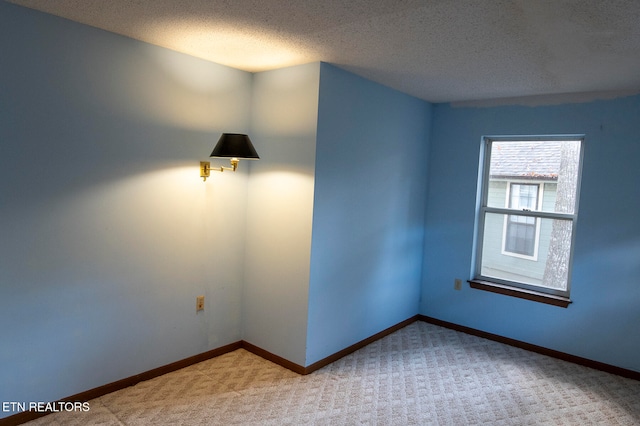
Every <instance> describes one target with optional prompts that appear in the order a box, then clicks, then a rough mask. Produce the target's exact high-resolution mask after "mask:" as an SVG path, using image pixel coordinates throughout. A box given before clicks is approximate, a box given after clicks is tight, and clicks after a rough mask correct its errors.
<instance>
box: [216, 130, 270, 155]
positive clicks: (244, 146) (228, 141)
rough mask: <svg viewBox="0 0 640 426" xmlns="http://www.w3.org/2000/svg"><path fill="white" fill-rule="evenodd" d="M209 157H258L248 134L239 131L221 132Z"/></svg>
mask: <svg viewBox="0 0 640 426" xmlns="http://www.w3.org/2000/svg"><path fill="white" fill-rule="evenodd" d="M210 157H224V158H248V159H251V158H253V159H259V158H260V157H259V156H258V153H257V152H256V149H255V148H254V147H253V144H252V143H251V139H249V136H247V135H243V134H239V133H223V134H222V136H220V139H219V140H218V143H217V144H216V147H215V148H213V152H212V153H211V155H210Z"/></svg>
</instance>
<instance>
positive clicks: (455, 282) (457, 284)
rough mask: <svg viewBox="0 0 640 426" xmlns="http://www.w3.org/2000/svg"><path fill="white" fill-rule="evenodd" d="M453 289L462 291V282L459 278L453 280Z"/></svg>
mask: <svg viewBox="0 0 640 426" xmlns="http://www.w3.org/2000/svg"><path fill="white" fill-rule="evenodd" d="M453 289H454V290H462V280H461V279H460V278H456V279H455V280H453Z"/></svg>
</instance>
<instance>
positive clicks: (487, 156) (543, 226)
mask: <svg viewBox="0 0 640 426" xmlns="http://www.w3.org/2000/svg"><path fill="white" fill-rule="evenodd" d="M483 143H484V152H483V159H482V173H481V176H480V179H481V182H480V188H481V192H480V196H479V209H478V217H477V247H476V252H475V258H476V267H475V278H474V279H473V280H471V281H470V282H471V286H472V287H474V288H480V289H483V290H490V291H495V292H499V293H504V294H509V295H513V296H517V297H524V298H527V299H533V300H538V301H542V302H545V303H552V304H555V305H559V306H567V305H568V303H570V300H569V290H570V277H571V259H572V253H573V241H574V236H575V225H576V220H577V214H578V193H579V187H580V171H581V158H582V145H583V138H582V137H518V138H516V137H486V138H484V141H483Z"/></svg>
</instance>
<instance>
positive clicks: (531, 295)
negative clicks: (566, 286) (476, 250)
mask: <svg viewBox="0 0 640 426" xmlns="http://www.w3.org/2000/svg"><path fill="white" fill-rule="evenodd" d="M467 282H468V283H469V285H470V286H471V288H475V289H477V290H484V291H490V292H492V293H498V294H504V295H506V296H512V297H519V298H520V299H526V300H532V301H534V302H540V303H546V304H548V305H554V306H559V307H561V308H566V307H568V306H569V303H571V299H569V298H567V297H563V296H556V295H553V294H546V293H541V292H539V291H533V290H525V289H522V288H516V287H509V286H506V285H502V284H496V283H492V282H490V281H482V280H469V281H467Z"/></svg>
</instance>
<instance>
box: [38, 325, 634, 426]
mask: <svg viewBox="0 0 640 426" xmlns="http://www.w3.org/2000/svg"><path fill="white" fill-rule="evenodd" d="M90 406H91V410H90V411H89V412H86V413H56V414H52V415H48V416H45V417H43V418H40V419H37V420H35V421H32V422H30V423H28V424H29V425H31V426H35V425H304V424H312V425H455V426H458V425H478V424H486V425H540V424H542V425H580V426H583V425H639V424H640V382H638V381H635V380H632V379H625V378H622V377H618V376H615V375H612V374H608V373H604V372H600V371H596V370H593V369H590V368H586V367H582V366H578V365H575V364H572V363H568V362H564V361H560V360H557V359H554V358H549V357H546V356H543V355H539V354H536V353H532V352H528V351H525V350H522V349H517V348H514V347H511V346H507V345H503V344H500V343H496V342H493V341H489V340H485V339H481V338H479V337H475V336H470V335H467V334H464V333H459V332H456V331H452V330H448V329H445V328H441V327H437V326H434V325H431V324H427V323H424V322H415V323H413V324H411V325H409V326H407V327H405V328H403V329H402V330H400V331H397V332H395V333H393V334H391V335H389V336H387V337H385V338H383V339H380V340H378V341H376V342H374V343H372V344H370V345H369V346H367V347H365V348H363V349H361V350H359V351H357V352H355V353H353V354H351V355H349V356H346V357H344V358H342V359H340V360H339V361H336V362H335V363H333V364H331V365H329V366H327V367H325V368H322V369H320V370H318V371H316V372H315V373H313V374H310V375H307V376H300V375H298V374H296V373H293V372H291V371H289V370H287V369H285V368H282V367H280V366H278V365H275V364H273V363H271V362H269V361H266V360H264V359H262V358H260V357H258V356H255V355H253V354H251V353H249V352H247V351H245V350H242V349H240V350H237V351H234V352H231V353H228V354H225V355H223V356H220V357H218V358H214V359H211V360H208V361H205V362H202V363H199V364H196V365H193V366H190V367H187V368H184V369H182V370H179V371H176V372H173V373H170V374H166V375H164V376H161V377H157V378H155V379H153V380H149V381H146V382H142V383H139V384H137V385H136V386H132V387H130V388H127V389H123V390H120V391H118V392H114V393H111V394H109V395H105V396H103V397H101V398H97V399H94V400H92V401H90Z"/></svg>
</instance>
